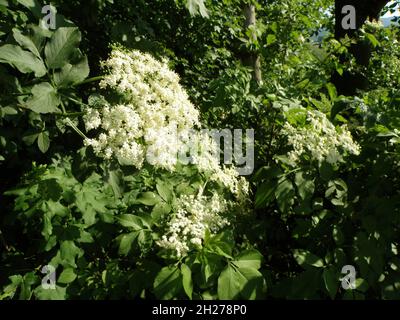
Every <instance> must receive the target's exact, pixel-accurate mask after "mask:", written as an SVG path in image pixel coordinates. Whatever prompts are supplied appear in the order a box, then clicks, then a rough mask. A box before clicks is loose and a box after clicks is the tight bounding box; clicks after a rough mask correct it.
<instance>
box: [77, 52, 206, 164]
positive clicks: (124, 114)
mask: <svg viewBox="0 0 400 320" xmlns="http://www.w3.org/2000/svg"><path fill="white" fill-rule="evenodd" d="M102 65H103V68H105V69H107V70H108V74H107V75H106V76H105V77H104V79H103V80H102V81H101V82H100V87H101V88H103V89H106V88H108V89H111V90H113V91H115V92H116V93H118V94H119V95H120V96H121V97H122V100H123V101H124V103H123V104H121V105H117V106H110V105H104V106H102V107H100V108H98V109H95V110H89V111H88V112H87V114H86V116H85V117H84V121H85V126H86V129H87V131H89V130H93V129H101V134H100V135H99V136H98V137H97V138H95V139H86V141H85V143H86V145H90V146H92V147H93V149H94V151H95V152H96V154H97V155H99V156H103V157H105V158H110V157H112V156H116V157H117V158H118V160H120V162H122V163H123V164H130V165H133V166H136V167H137V168H141V166H142V165H143V161H144V160H145V159H146V160H147V161H148V162H149V163H150V164H151V165H154V166H156V167H160V168H165V169H167V170H170V171H172V170H173V169H174V167H175V165H176V163H177V154H178V153H179V150H180V149H181V148H182V145H183V144H184V143H185V141H184V140H179V141H177V136H181V135H182V132H184V131H187V130H189V129H191V128H195V127H197V126H198V125H199V112H198V110H197V109H196V108H195V107H194V106H193V104H192V103H191V102H190V101H189V97H188V95H187V93H186V92H185V90H184V89H183V88H182V87H181V85H180V84H179V77H178V75H177V74H176V73H175V72H173V71H171V70H169V68H168V66H167V64H166V62H160V61H157V60H156V59H154V58H153V57H152V56H151V55H149V54H145V53H141V52H140V51H136V50H134V51H130V52H124V51H122V50H113V51H112V53H111V56H110V58H109V59H108V60H107V61H105V62H103V64H102Z"/></svg>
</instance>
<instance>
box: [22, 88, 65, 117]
mask: <svg viewBox="0 0 400 320" xmlns="http://www.w3.org/2000/svg"><path fill="white" fill-rule="evenodd" d="M31 92H32V97H30V98H29V99H28V100H27V101H26V102H25V107H26V108H28V109H30V110H32V111H34V112H36V113H54V112H56V111H58V109H57V107H58V106H59V104H60V99H59V97H58V95H57V92H56V91H55V89H54V88H53V86H52V85H51V84H50V83H48V82H42V83H39V84H36V85H34V86H33V88H32V90H31Z"/></svg>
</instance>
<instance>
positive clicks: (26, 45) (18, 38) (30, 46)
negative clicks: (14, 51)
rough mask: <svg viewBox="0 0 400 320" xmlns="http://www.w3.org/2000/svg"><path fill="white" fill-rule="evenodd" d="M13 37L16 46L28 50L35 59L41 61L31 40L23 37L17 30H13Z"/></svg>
mask: <svg viewBox="0 0 400 320" xmlns="http://www.w3.org/2000/svg"><path fill="white" fill-rule="evenodd" d="M12 31H13V36H14V39H15V41H17V42H18V44H19V45H20V46H21V47H23V48H25V49H28V50H29V51H30V52H32V53H33V54H34V55H35V56H36V57H37V58H39V59H40V60H41V59H42V58H41V57H40V53H39V51H38V49H37V47H36V45H35V43H34V42H33V41H32V39H31V38H29V37H28V36H25V35H23V34H22V33H21V31H20V30H19V29H17V28H13V29H12Z"/></svg>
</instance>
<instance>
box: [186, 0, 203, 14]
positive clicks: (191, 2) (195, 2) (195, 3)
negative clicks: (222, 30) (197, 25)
mask: <svg viewBox="0 0 400 320" xmlns="http://www.w3.org/2000/svg"><path fill="white" fill-rule="evenodd" d="M204 1H205V0H186V8H187V9H188V10H189V12H190V14H191V15H192V16H195V15H197V14H200V15H201V16H202V17H203V18H208V17H209V16H208V11H207V8H206V6H205V5H204Z"/></svg>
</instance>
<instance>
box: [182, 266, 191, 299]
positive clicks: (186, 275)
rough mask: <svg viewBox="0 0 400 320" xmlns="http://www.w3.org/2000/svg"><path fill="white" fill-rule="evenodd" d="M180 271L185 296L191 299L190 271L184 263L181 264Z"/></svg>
mask: <svg viewBox="0 0 400 320" xmlns="http://www.w3.org/2000/svg"><path fill="white" fill-rule="evenodd" d="M181 273H182V285H183V289H184V290H185V293H186V294H187V296H188V297H189V298H190V299H192V294H193V281H192V271H191V270H190V268H189V267H188V266H187V265H186V264H184V263H183V264H182V265H181Z"/></svg>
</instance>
